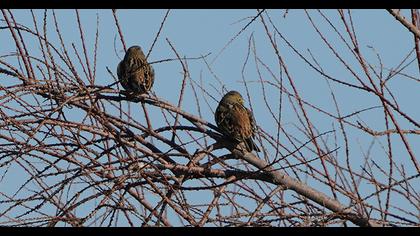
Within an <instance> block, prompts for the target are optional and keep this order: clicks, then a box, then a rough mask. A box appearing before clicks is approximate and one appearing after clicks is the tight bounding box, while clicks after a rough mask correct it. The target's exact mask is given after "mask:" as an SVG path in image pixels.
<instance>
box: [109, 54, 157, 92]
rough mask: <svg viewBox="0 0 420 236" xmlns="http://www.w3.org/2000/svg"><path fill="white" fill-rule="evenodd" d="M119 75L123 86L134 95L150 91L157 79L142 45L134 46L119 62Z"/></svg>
mask: <svg viewBox="0 0 420 236" xmlns="http://www.w3.org/2000/svg"><path fill="white" fill-rule="evenodd" d="M117 75H118V79H119V80H120V83H121V85H122V86H123V88H124V89H125V90H126V91H127V92H129V93H132V94H134V95H138V94H143V93H146V92H148V91H149V90H150V89H151V88H152V86H153V82H154V80H155V72H154V70H153V67H152V66H151V65H150V64H149V63H148V62H147V61H146V57H145V56H144V53H143V51H142V50H141V47H139V46H132V47H130V48H129V49H128V50H127V52H126V53H125V56H124V59H123V60H122V61H121V62H120V63H119V64H118V67H117Z"/></svg>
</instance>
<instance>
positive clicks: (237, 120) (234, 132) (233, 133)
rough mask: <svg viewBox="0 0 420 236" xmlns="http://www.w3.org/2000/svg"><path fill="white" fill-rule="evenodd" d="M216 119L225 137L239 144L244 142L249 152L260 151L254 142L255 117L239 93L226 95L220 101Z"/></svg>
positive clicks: (232, 92)
mask: <svg viewBox="0 0 420 236" xmlns="http://www.w3.org/2000/svg"><path fill="white" fill-rule="evenodd" d="M214 117H215V120H216V124H217V126H218V127H219V128H220V129H221V131H222V132H223V134H224V135H225V136H228V137H230V138H231V139H232V140H234V141H237V142H244V143H245V147H246V149H247V151H249V152H251V151H252V150H255V151H257V152H259V151H260V150H259V148H258V147H257V145H255V143H254V141H253V140H252V138H254V136H255V131H256V124H255V119H254V116H253V115H252V112H251V111H250V110H249V109H248V108H246V107H245V106H244V100H243V98H242V96H241V94H240V93H239V92H237V91H230V92H228V93H226V94H225V96H223V98H222V100H220V102H219V105H218V106H217V109H216V113H215V114H214Z"/></svg>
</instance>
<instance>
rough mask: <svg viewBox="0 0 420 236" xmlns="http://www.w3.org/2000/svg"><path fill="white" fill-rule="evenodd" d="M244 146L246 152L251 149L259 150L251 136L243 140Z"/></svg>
mask: <svg viewBox="0 0 420 236" xmlns="http://www.w3.org/2000/svg"><path fill="white" fill-rule="evenodd" d="M245 146H246V150H247V151H248V152H252V150H255V151H256V152H260V151H261V150H260V149H259V148H258V146H257V145H256V144H255V143H254V141H253V140H252V138H248V139H246V140H245Z"/></svg>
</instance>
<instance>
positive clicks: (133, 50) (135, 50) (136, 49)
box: [124, 45, 145, 60]
mask: <svg viewBox="0 0 420 236" xmlns="http://www.w3.org/2000/svg"><path fill="white" fill-rule="evenodd" d="M133 57H141V58H144V57H145V56H144V53H143V50H141V47H140V46H137V45H134V46H131V47H130V48H129V49H128V50H127V52H126V53H125V57H124V59H125V60H127V59H128V58H133Z"/></svg>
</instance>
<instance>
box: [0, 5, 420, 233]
mask: <svg viewBox="0 0 420 236" xmlns="http://www.w3.org/2000/svg"><path fill="white" fill-rule="evenodd" d="M301 11H304V10H301ZM383 11H384V12H386V11H385V10H383ZM42 12H43V17H37V16H36V14H35V13H34V11H32V10H31V11H28V14H29V16H30V17H32V23H33V24H32V25H24V24H21V23H19V22H17V20H16V19H15V17H14V13H13V11H10V10H2V16H3V18H2V19H1V22H0V24H1V25H0V30H1V31H0V32H2V34H5V33H6V32H8V33H9V34H10V35H11V37H10V38H11V39H12V40H11V41H7V42H5V41H4V40H3V39H2V44H13V45H15V46H16V47H15V48H16V51H15V52H12V53H9V54H6V55H0V79H1V82H0V115H1V120H0V174H1V177H0V186H6V185H7V186H8V187H7V188H3V187H0V224H1V225H19V226H56V225H71V226H94V225H95V226H121V225H129V226H149V225H152V226H179V225H185V226H330V225H331V226H343V225H344V226H352V225H358V226H419V225H420V193H419V189H420V188H419V175H420V166H419V163H418V160H417V158H416V147H418V146H419V135H420V123H419V117H417V118H416V116H415V113H414V112H415V110H418V105H416V106H417V107H415V106H407V105H404V106H401V105H400V104H399V102H398V101H399V96H403V95H401V91H398V92H395V90H396V88H394V87H392V86H391V85H390V81H392V82H394V81H393V80H395V79H394V78H396V77H398V78H400V79H401V80H404V81H405V82H407V81H408V83H411V84H412V86H418V85H419V82H420V79H419V74H418V73H417V74H415V75H413V74H410V73H411V72H406V71H407V70H408V69H407V68H409V67H410V66H411V67H412V66H418V69H419V71H420V50H419V38H420V33H419V30H420V26H419V25H420V22H419V13H418V11H417V10H411V11H410V12H406V11H397V10H388V12H389V17H392V16H394V17H395V19H396V22H397V23H400V24H401V27H405V28H406V29H407V30H408V31H409V32H410V33H411V34H412V35H413V41H412V43H413V45H412V50H411V51H410V52H409V53H408V55H407V56H406V57H405V58H404V59H402V60H401V62H400V64H399V65H397V66H394V67H391V66H387V65H384V64H383V63H382V60H381V56H380V53H376V55H377V58H375V59H377V60H375V61H372V60H368V59H366V54H367V53H366V52H365V50H364V48H363V47H362V46H361V45H359V41H358V34H357V28H356V26H355V24H354V23H353V20H354V19H353V18H354V16H353V11H350V10H336V11H334V12H333V14H335V16H336V18H335V19H332V17H331V14H326V12H325V11H322V10H311V11H304V13H305V16H306V17H307V18H306V19H304V20H306V21H307V22H308V24H310V25H311V27H312V28H313V30H315V31H316V33H317V35H318V36H319V38H318V39H317V40H319V42H320V44H322V45H323V46H326V47H327V48H328V50H329V51H330V52H331V55H332V56H333V57H334V58H335V60H336V63H337V65H339V66H341V67H343V68H344V69H343V70H344V72H345V73H347V74H348V76H346V78H347V79H343V78H342V77H338V76H334V75H333V74H334V73H333V72H332V71H333V68H332V67H331V66H329V65H325V64H323V63H322V62H321V61H320V57H321V55H317V54H316V53H313V52H312V51H311V50H307V51H305V50H302V49H299V48H298V47H296V46H295V45H294V43H293V42H292V41H291V40H289V39H288V37H287V36H286V35H283V33H282V31H281V30H280V29H279V28H278V27H277V24H276V19H278V16H276V17H275V18H274V17H273V14H272V11H269V10H257V11H256V13H255V15H253V16H251V17H248V18H246V19H245V20H246V21H247V22H246V24H244V27H243V28H242V30H241V31H239V32H238V33H237V34H236V35H235V36H234V37H233V38H232V39H231V40H229V41H228V43H227V44H226V47H228V46H229V45H230V44H231V43H232V42H233V41H235V40H239V36H240V35H241V36H243V34H244V32H246V30H247V29H248V27H250V26H251V25H252V26H255V27H260V29H262V30H263V32H264V34H265V38H266V44H267V45H269V47H270V48H271V50H272V52H273V55H274V57H275V60H276V66H275V67H273V66H269V65H268V64H267V63H266V62H265V59H264V58H263V57H262V56H261V54H260V53H259V51H258V50H257V49H258V48H257V46H256V44H255V40H254V36H253V35H252V34H251V35H250V36H249V37H248V38H247V40H248V45H249V46H248V52H247V56H246V58H245V59H244V63H243V70H242V78H241V79H242V80H241V84H242V85H243V86H244V88H245V91H246V94H245V95H246V96H244V97H245V98H246V100H247V101H248V104H249V107H250V109H251V110H253V111H254V110H256V106H257V105H256V103H255V102H253V101H255V99H256V98H255V97H253V96H255V93H253V92H252V91H251V90H252V89H255V87H252V88H251V85H256V86H257V87H259V91H258V93H259V94H261V97H262V100H261V103H259V104H258V105H259V107H258V109H263V110H264V111H265V113H266V116H268V117H269V118H267V120H271V121H272V123H273V124H274V127H276V129H266V128H264V127H265V125H264V124H259V127H258V135H257V139H258V145H259V146H260V147H261V150H262V152H260V153H250V152H247V151H246V149H244V148H243V146H242V145H240V144H239V145H236V144H235V143H232V142H230V141H229V138H227V137H224V136H223V135H221V133H220V130H219V129H218V128H217V127H216V126H215V125H214V123H213V117H212V116H210V117H208V116H204V115H203V113H205V112H207V113H209V114H212V113H213V112H214V109H215V107H216V105H217V102H218V100H219V99H220V97H221V95H222V94H223V93H224V92H225V91H226V89H225V85H224V82H223V81H222V80H221V79H219V78H218V76H217V73H215V72H214V71H213V68H212V63H211V62H209V61H208V57H207V55H205V56H201V57H196V58H187V57H183V56H181V55H182V53H181V52H179V51H178V49H177V48H176V47H175V45H174V44H173V43H172V42H171V41H170V39H168V38H167V39H166V41H165V40H163V41H164V42H165V43H167V44H168V45H169V46H170V48H171V50H172V55H168V59H162V60H159V61H155V62H152V64H154V65H156V64H158V63H168V62H171V61H172V63H179V65H180V68H182V72H183V73H182V75H181V80H180V88H179V90H178V91H174V93H176V94H178V100H176V101H166V100H165V99H163V98H162V97H161V96H159V93H158V92H157V91H155V92H156V93H155V92H151V93H149V94H144V95H141V96H138V97H136V98H133V97H127V96H125V95H124V93H123V92H122V90H123V89H122V88H121V87H120V85H119V81H118V79H117V78H116V76H115V70H114V69H111V68H115V66H116V65H109V67H107V70H108V76H109V78H108V79H109V81H111V80H113V82H112V83H110V84H108V85H106V86H102V85H98V82H97V80H96V79H97V71H98V69H97V68H98V67H97V54H98V43H99V34H100V31H99V28H98V25H99V21H100V19H99V18H97V22H96V24H97V31H96V32H89V35H92V34H94V35H95V41H94V46H93V48H94V49H93V51H89V50H88V48H89V47H88V45H87V43H86V39H85V38H86V35H87V32H86V31H84V29H83V26H84V23H83V21H82V19H81V17H80V14H79V11H78V10H75V19H74V20H75V22H76V23H77V25H78V27H79V32H80V35H79V36H80V43H81V45H82V48H81V49H80V48H79V49H78V48H77V47H76V46H75V44H72V45H71V47H69V46H68V45H66V44H65V43H64V40H63V36H62V31H63V30H65V29H64V28H63V26H61V25H60V22H59V21H58V19H57V15H56V12H55V11H54V10H48V11H47V10H45V11H42ZM284 12H285V13H284V16H283V17H288V16H287V14H291V13H289V11H288V10H286V11H284ZM111 13H112V14H109V16H110V17H112V18H113V20H114V23H115V25H114V26H113V27H116V29H117V32H118V36H117V38H118V39H117V41H118V42H119V43H121V45H122V48H123V49H124V50H126V49H127V47H128V45H126V43H125V40H124V36H125V34H127V32H125V31H124V26H123V25H122V24H121V23H120V22H119V17H118V13H119V12H118V11H115V10H113V11H112V12H111ZM329 13H331V12H329ZM407 13H410V15H406V16H404V14H407ZM168 17H169V18H170V11H169V10H168V11H166V12H165V11H164V14H163V17H162V21H161V22H160V26H159V28H158V29H157V33H156V35H155V40H154V42H153V44H152V45H151V46H150V48H149V49H148V51H147V57H149V55H150V53H151V52H152V51H153V48H154V45H155V43H156V42H157V41H158V40H162V38H161V37H160V36H161V32H162V30H164V27H165V23H166V21H167V20H168ZM410 18H411V20H410ZM51 19H52V20H51ZM337 19H338V20H337ZM321 24H322V27H320V25H321ZM51 28H53V29H54V30H55V31H53V32H51V31H48V30H47V29H51ZM321 28H322V29H321ZM333 37H336V38H337V39H336V40H333ZM53 38H54V39H53ZM241 40H243V39H241ZM29 44H30V45H31V47H28V45H29ZM33 45H37V50H38V51H36V52H35V49H33V48H34V47H33ZM226 47H224V48H223V49H222V51H221V52H220V53H222V52H223V51H224V50H225V48H226ZM343 48H344V49H343ZM341 50H345V51H346V52H347V53H343V52H342V51H341ZM286 51H287V52H289V53H292V55H293V56H294V58H296V59H297V60H299V63H300V64H299V65H300V66H301V67H302V68H306V69H309V70H311V71H312V73H313V74H314V76H317V77H318V78H321V81H323V82H324V83H325V84H326V85H328V89H327V90H323V91H321V90H320V91H319V92H320V93H322V96H323V97H324V99H326V100H328V101H329V102H331V104H333V105H332V107H331V109H330V108H325V107H322V106H319V105H318V104H317V103H316V102H314V101H311V100H308V99H306V98H305V97H306V96H304V95H305V93H304V91H302V90H301V88H300V87H299V83H298V82H299V79H298V78H297V77H296V76H295V75H294V73H293V70H291V69H290V63H289V62H288V60H287V59H286V58H285V52H286ZM145 52H146V51H145ZM220 53H219V54H217V55H216V57H215V59H214V60H216V58H217V57H218V56H219V55H220ZM171 56H172V58H171ZM191 60H195V61H200V62H202V63H203V65H204V66H205V67H206V68H207V69H208V70H209V71H210V72H211V74H212V75H213V78H214V79H215V81H217V83H218V84H219V88H216V87H215V86H209V85H208V84H206V83H203V81H202V80H200V81H198V80H196V79H193V77H194V78H195V77H198V75H191V73H190V70H189V63H190V61H191ZM249 68H252V70H253V71H254V72H255V73H256V74H257V75H258V76H257V78H252V79H251V78H249V77H250V76H249V75H248V74H247V72H246V70H249ZM263 74H264V75H265V76H263ZM340 91H345V92H348V93H353V94H357V96H366V97H369V98H375V100H374V101H376V103H375V104H373V105H372V104H369V105H367V104H366V105H365V104H360V106H359V108H357V109H354V110H352V111H351V112H348V109H346V108H345V106H346V103H343V102H340V101H339V99H337V98H338V97H339V96H340V94H339V93H340ZM187 92H188V93H191V94H193V98H194V99H193V104H195V106H196V111H197V112H196V113H191V112H187V111H186V110H185V109H184V107H183V104H184V103H185V99H186V98H185V96H186V95H185V94H186V93H187ZM355 96H356V95H355ZM412 96H413V98H412V99H413V100H415V99H417V100H418V99H419V95H418V94H413V95H412ZM346 102H351V101H350V100H349V101H346ZM127 104H128V108H127V106H126V105H127ZM413 104H416V103H415V102H413V103H412V104H411V105H413ZM285 107H287V112H288V113H289V115H290V116H293V117H294V120H295V122H293V123H284V122H283V119H284V118H282V117H283V116H284V109H285ZM413 113H414V114H413ZM137 115H140V116H141V117H140V118H139V117H137ZM370 115H372V116H375V117H381V118H378V119H377V120H376V121H375V123H376V124H381V125H372V124H370V125H369V123H370V122H369V121H366V119H368V118H367V117H369V116H370ZM256 116H257V120H258V114H257V115H256ZM320 118H321V119H326V120H328V121H329V122H330V123H331V127H330V128H329V129H328V130H326V129H325V128H324V127H319V126H318V124H317V119H320ZM376 127H385V128H384V129H383V130H377V129H376ZM359 138H360V139H362V140H370V144H369V145H368V147H367V148H366V147H363V146H362V145H361V146H359V147H358V146H356V145H355V144H354V143H355V141H354V140H358V139H359ZM373 146H376V147H378V146H379V151H378V149H376V150H377V151H375V154H373V151H372V149H373ZM396 150H398V152H397V151H396ZM417 150H418V149H417ZM257 154H258V155H257ZM378 156H379V157H378ZM378 158H381V159H382V160H386V161H382V162H378ZM384 163H386V164H384ZM15 176H18V177H15ZM18 179H20V180H21V181H18ZM12 180H14V181H16V183H18V184H17V185H14V186H12V187H10V181H12ZM394 199H403V200H402V201H403V202H405V204H403V205H401V204H399V202H401V201H400V200H398V201H397V200H394Z"/></svg>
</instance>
